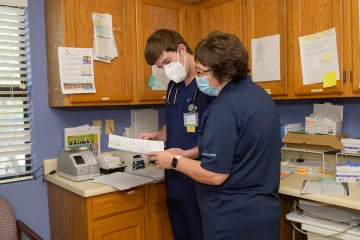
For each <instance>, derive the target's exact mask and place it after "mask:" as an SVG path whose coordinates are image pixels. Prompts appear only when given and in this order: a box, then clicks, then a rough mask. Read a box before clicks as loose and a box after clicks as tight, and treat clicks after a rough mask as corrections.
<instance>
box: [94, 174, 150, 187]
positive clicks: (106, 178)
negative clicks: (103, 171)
mask: <svg viewBox="0 0 360 240" xmlns="http://www.w3.org/2000/svg"><path fill="white" fill-rule="evenodd" d="M152 181H154V179H151V178H146V177H140V176H136V175H131V174H127V173H123V172H116V173H112V174H109V175H103V176H100V177H95V178H94V180H93V182H95V183H101V184H108V185H111V186H113V187H114V188H117V189H119V190H125V189H129V188H133V187H136V186H139V185H142V184H146V183H149V182H152Z"/></svg>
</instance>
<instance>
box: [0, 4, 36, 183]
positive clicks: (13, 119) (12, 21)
mask: <svg viewBox="0 0 360 240" xmlns="http://www.w3.org/2000/svg"><path fill="white" fill-rule="evenodd" d="M18 2H19V1H18ZM2 3H4V2H2V1H1V0H0V183H5V182H13V181H19V180H25V179H31V178H33V177H32V171H33V162H34V161H33V160H34V152H33V146H34V142H33V140H32V139H33V138H32V135H33V129H32V128H33V127H32V126H33V124H32V123H33V120H32V119H33V118H32V110H31V109H32V108H31V79H29V75H30V71H29V69H30V68H29V65H28V62H30V61H29V53H30V52H29V48H28V44H27V40H28V31H27V21H26V15H25V8H24V7H23V6H13V5H4V4H2Z"/></svg>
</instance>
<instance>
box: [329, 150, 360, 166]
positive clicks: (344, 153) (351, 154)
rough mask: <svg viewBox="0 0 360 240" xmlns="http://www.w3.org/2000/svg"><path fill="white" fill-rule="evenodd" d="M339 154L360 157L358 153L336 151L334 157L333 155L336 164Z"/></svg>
mask: <svg viewBox="0 0 360 240" xmlns="http://www.w3.org/2000/svg"><path fill="white" fill-rule="evenodd" d="M339 155H341V156H343V157H345V158H346V157H348V156H350V157H360V153H347V152H338V153H336V157H335V163H336V164H337V163H338V156H339ZM359 162H360V159H359Z"/></svg>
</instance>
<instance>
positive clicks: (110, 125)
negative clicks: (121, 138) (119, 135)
mask: <svg viewBox="0 0 360 240" xmlns="http://www.w3.org/2000/svg"><path fill="white" fill-rule="evenodd" d="M105 134H106V135H109V134H115V128H114V119H105Z"/></svg>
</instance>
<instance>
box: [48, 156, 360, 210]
mask: <svg viewBox="0 0 360 240" xmlns="http://www.w3.org/2000/svg"><path fill="white" fill-rule="evenodd" d="M56 161H57V160H56V159H48V160H44V174H47V173H49V172H50V171H52V170H54V169H56ZM318 177H333V176H332V175H308V174H300V173H294V174H292V175H290V176H288V177H287V178H284V179H282V180H281V181H280V188H279V193H281V194H285V195H290V196H294V197H299V198H303V199H309V200H313V201H318V202H323V203H329V204H334V205H337V206H342V207H347V208H352V209H357V210H360V201H359V199H360V182H353V183H349V196H335V195H324V194H300V189H301V187H302V184H303V181H304V180H317V178H318ZM45 179H46V180H47V181H49V182H51V183H54V184H56V185H58V186H60V187H62V188H65V189H67V190H69V191H71V192H74V193H76V194H78V195H80V196H82V197H91V196H96V195H100V194H105V193H109V192H115V191H118V189H116V188H114V187H112V186H109V185H104V184H99V183H93V182H92V181H91V180H88V181H81V182H74V181H71V180H68V179H66V178H63V177H60V176H59V175H58V174H57V173H55V174H53V175H49V176H47V177H46V178H45Z"/></svg>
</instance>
